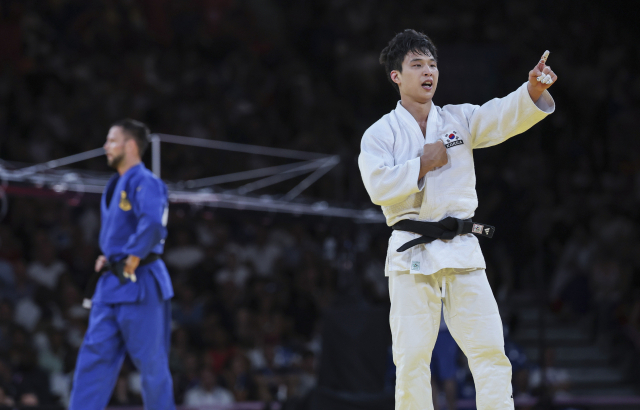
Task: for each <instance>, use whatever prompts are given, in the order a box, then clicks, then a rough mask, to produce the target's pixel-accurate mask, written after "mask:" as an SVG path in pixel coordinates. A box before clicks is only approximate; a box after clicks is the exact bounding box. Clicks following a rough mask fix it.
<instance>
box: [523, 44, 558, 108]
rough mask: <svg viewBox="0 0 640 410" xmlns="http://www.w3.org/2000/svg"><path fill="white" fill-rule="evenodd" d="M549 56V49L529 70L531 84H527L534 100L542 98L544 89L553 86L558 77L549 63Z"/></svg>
mask: <svg viewBox="0 0 640 410" xmlns="http://www.w3.org/2000/svg"><path fill="white" fill-rule="evenodd" d="M547 58H549V50H547V51H545V52H544V54H543V55H542V58H540V61H539V62H538V64H537V65H536V66H535V67H534V68H533V70H531V71H529V84H528V85H527V89H528V90H529V95H530V96H531V99H532V100H533V101H534V102H536V101H538V98H540V96H541V95H542V93H543V92H544V90H546V89H548V88H549V87H551V86H552V85H553V84H554V83H555V82H556V80H557V79H558V76H557V75H556V73H554V72H553V71H552V70H551V67H549V66H548V65H547Z"/></svg>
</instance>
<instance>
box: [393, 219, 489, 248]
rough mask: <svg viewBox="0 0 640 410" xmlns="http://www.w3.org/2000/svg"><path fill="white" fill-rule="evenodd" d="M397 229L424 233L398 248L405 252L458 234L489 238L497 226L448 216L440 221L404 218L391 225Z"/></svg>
mask: <svg viewBox="0 0 640 410" xmlns="http://www.w3.org/2000/svg"><path fill="white" fill-rule="evenodd" d="M391 228H392V229H394V230H396V231H406V232H413V233H417V234H418V235H422V236H421V237H419V238H416V239H413V240H410V241H409V242H407V243H405V244H404V245H402V246H401V247H399V248H398V249H397V251H398V252H404V251H406V250H407V249H409V248H411V247H413V246H416V245H420V244H425V243H429V242H433V241H435V240H436V239H444V240H451V239H453V238H455V237H456V236H458V235H462V234H466V233H474V234H476V235H481V236H484V237H487V238H491V237H493V233H494V232H495V231H496V228H495V227H493V226H490V225H486V224H481V223H477V222H473V221H472V220H471V219H464V220H463V219H458V218H453V217H447V218H444V219H443V220H441V221H439V222H425V221H414V220H411V219H403V220H401V221H398V222H397V223H396V224H395V225H393V226H392V227H391Z"/></svg>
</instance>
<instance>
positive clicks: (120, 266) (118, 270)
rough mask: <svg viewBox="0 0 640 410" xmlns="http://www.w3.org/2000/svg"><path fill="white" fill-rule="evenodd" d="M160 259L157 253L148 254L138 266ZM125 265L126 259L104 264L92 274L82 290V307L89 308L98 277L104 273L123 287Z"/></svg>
mask: <svg viewBox="0 0 640 410" xmlns="http://www.w3.org/2000/svg"><path fill="white" fill-rule="evenodd" d="M158 259H160V255H158V254H157V253H150V254H149V255H148V256H147V257H146V258H144V259H141V260H140V263H139V264H138V266H143V265H148V264H150V263H151V262H155V261H157V260H158ZM125 265H126V258H125V259H122V260H120V261H117V262H106V263H105V264H104V266H102V269H100V270H99V271H98V272H93V274H92V275H91V277H90V278H89V282H87V287H86V288H85V289H84V300H83V301H82V306H84V307H85V308H87V309H90V308H91V299H92V298H93V294H94V293H95V291H96V286H98V280H100V276H102V274H103V273H105V272H111V273H113V274H114V275H116V277H117V278H118V281H120V284H121V285H124V284H125V283H126V282H127V278H125V277H124V266H125Z"/></svg>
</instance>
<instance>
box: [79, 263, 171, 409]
mask: <svg viewBox="0 0 640 410" xmlns="http://www.w3.org/2000/svg"><path fill="white" fill-rule="evenodd" d="M138 280H139V281H140V282H142V283H140V285H142V286H144V287H145V289H146V292H145V296H144V298H143V300H141V301H139V302H135V303H116V304H102V303H96V304H94V305H93V307H92V308H91V315H90V316H89V329H88V330H87V333H86V334H85V337H84V342H83V343H82V347H81V348H80V352H79V354H78V361H77V363H76V370H75V374H74V378H73V390H72V392H71V402H70V405H69V410H103V409H104V408H105V407H106V406H107V404H108V402H109V399H110V398H111V394H112V392H113V389H114V387H115V384H116V381H117V378H118V374H119V372H120V368H121V367H122V362H123V361H124V358H125V353H128V354H129V357H130V358H131V359H132V361H133V363H134V364H135V366H136V367H137V368H138V370H139V371H140V373H141V379H142V398H143V400H144V405H145V409H153V410H174V409H175V403H174V399H173V381H172V379H171V373H170V372H169V348H170V338H171V304H170V303H171V302H170V301H169V300H163V299H162V296H161V294H160V289H159V288H158V286H157V284H156V282H155V279H154V278H153V276H152V275H150V274H143V275H140V276H138ZM145 282H146V283H145Z"/></svg>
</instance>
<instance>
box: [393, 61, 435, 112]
mask: <svg viewBox="0 0 640 410" xmlns="http://www.w3.org/2000/svg"><path fill="white" fill-rule="evenodd" d="M438 76H439V72H438V64H437V63H436V60H434V59H433V57H432V56H431V55H430V54H426V55H425V54H417V53H414V52H409V53H407V55H406V56H405V57H404V61H402V72H400V71H397V70H394V71H392V72H391V79H392V80H393V81H394V82H395V83H396V84H398V88H400V96H402V97H408V98H410V99H411V100H413V101H416V102H419V103H427V102H429V101H431V99H432V98H433V94H435V92H436V87H437V86H438Z"/></svg>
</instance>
